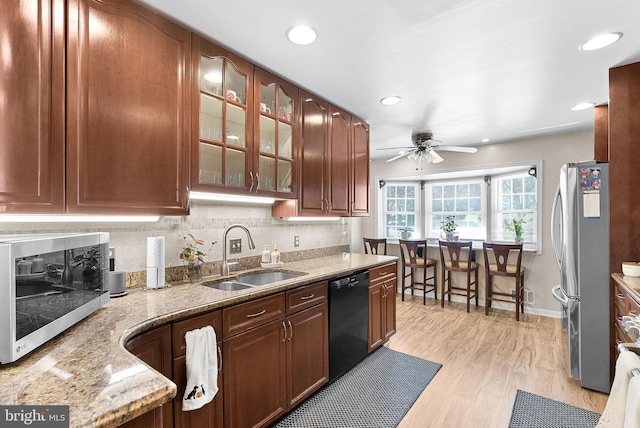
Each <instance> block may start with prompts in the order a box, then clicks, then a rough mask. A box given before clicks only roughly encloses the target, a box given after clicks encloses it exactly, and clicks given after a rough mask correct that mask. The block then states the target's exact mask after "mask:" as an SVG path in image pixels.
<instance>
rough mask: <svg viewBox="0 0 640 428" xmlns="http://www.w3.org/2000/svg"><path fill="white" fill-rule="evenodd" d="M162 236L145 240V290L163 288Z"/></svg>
mask: <svg viewBox="0 0 640 428" xmlns="http://www.w3.org/2000/svg"><path fill="white" fill-rule="evenodd" d="M164 285H165V283H164V236H159V237H148V238H147V288H158V287H163V286H164Z"/></svg>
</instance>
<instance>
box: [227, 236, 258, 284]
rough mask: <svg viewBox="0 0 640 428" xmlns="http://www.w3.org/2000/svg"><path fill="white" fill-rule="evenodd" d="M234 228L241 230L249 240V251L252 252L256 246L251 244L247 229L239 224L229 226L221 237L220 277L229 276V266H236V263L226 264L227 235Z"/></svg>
mask: <svg viewBox="0 0 640 428" xmlns="http://www.w3.org/2000/svg"><path fill="white" fill-rule="evenodd" d="M236 228H239V229H242V230H244V231H245V232H246V233H247V238H248V239H249V249H251V250H253V249H254V248H256V244H254V243H253V238H252V237H251V233H250V232H249V229H247V228H246V227H245V226H243V225H241V224H232V225H231V226H229V227H227V228H226V229H225V231H224V233H223V235H222V243H223V246H222V267H221V269H220V275H222V276H227V275H229V272H230V270H231V269H230V268H231V266H232V265H235V264H236V263H229V262H227V234H228V233H229V231H230V230H231V229H236Z"/></svg>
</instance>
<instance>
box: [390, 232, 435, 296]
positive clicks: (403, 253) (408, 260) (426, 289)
mask: <svg viewBox="0 0 640 428" xmlns="http://www.w3.org/2000/svg"><path fill="white" fill-rule="evenodd" d="M398 243H399V244H400V257H401V259H402V277H401V278H402V301H403V302H404V290H406V289H407V288H409V289H411V295H412V296H413V291H414V290H415V289H418V290H422V304H423V305H426V304H427V293H430V292H431V291H433V297H434V298H435V299H436V300H438V278H437V274H436V273H437V265H438V262H437V261H436V260H434V259H430V258H428V257H427V240H426V239H424V240H411V241H409V240H403V239H400V240H398ZM420 248H421V250H420V251H421V252H422V254H424V255H423V256H420V255H419V249H420ZM429 268H432V269H433V274H432V275H431V276H428V275H429V274H428V272H427V270H428V269H429ZM418 269H422V280H421V281H419V279H420V278H419V276H418V272H417V270H418ZM407 270H409V273H407ZM407 277H410V281H409V285H407V281H406V278H407ZM430 280H431V281H432V283H428V281H430Z"/></svg>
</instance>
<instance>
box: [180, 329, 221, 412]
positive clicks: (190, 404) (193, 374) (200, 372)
mask: <svg viewBox="0 0 640 428" xmlns="http://www.w3.org/2000/svg"><path fill="white" fill-rule="evenodd" d="M185 341H186V343H187V355H186V359H187V386H186V388H185V390H184V396H183V397H182V410H183V411H188V410H196V409H199V408H200V407H202V406H204V405H205V404H207V403H209V402H211V400H213V397H215V395H216V393H217V392H218V354H217V346H216V332H215V330H214V329H213V327H211V326H210V325H208V326H206V327H203V328H199V329H196V330H191V331H188V332H187V334H185Z"/></svg>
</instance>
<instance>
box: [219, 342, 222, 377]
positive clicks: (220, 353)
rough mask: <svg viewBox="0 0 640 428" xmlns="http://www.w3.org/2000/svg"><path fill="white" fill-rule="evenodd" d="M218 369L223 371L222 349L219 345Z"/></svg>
mask: <svg viewBox="0 0 640 428" xmlns="http://www.w3.org/2000/svg"><path fill="white" fill-rule="evenodd" d="M218 371H219V372H221V371H222V351H221V350H220V347H219V346H218Z"/></svg>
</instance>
